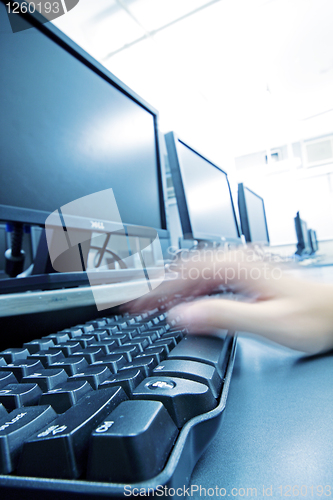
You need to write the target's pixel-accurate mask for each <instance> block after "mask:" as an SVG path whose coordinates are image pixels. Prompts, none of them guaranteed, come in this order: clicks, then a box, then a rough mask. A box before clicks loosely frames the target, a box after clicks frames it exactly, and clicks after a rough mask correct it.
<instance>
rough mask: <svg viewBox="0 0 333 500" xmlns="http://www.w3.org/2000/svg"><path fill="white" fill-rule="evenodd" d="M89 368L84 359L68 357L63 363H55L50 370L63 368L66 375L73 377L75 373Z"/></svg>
mask: <svg viewBox="0 0 333 500" xmlns="http://www.w3.org/2000/svg"><path fill="white" fill-rule="evenodd" d="M88 366H89V364H88V361H87V360H86V359H84V357H80V356H69V357H68V358H65V359H64V360H63V361H57V362H56V363H53V365H51V368H56V367H59V368H63V369H64V370H65V372H66V373H67V375H69V376H71V375H75V374H76V373H79V372H82V371H83V370H84V369H85V368H87V367H88Z"/></svg>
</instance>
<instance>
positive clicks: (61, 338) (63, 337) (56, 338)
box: [42, 332, 71, 345]
mask: <svg viewBox="0 0 333 500" xmlns="http://www.w3.org/2000/svg"><path fill="white" fill-rule="evenodd" d="M42 338H43V339H46V340H47V339H50V340H52V341H53V343H54V345H57V344H64V343H65V342H67V341H68V340H69V339H70V338H71V337H70V336H69V334H68V333H62V332H59V333H51V334H50V335H46V337H42Z"/></svg>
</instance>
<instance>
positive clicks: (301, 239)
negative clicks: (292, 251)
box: [294, 212, 312, 255]
mask: <svg viewBox="0 0 333 500" xmlns="http://www.w3.org/2000/svg"><path fill="white" fill-rule="evenodd" d="M294 221H295V229H296V235H297V253H298V254H299V255H301V254H302V253H308V254H310V253H311V251H312V250H311V242H310V238H309V233H308V226H307V224H306V222H305V221H304V220H303V219H301V217H300V215H299V212H297V215H296V217H295V219H294Z"/></svg>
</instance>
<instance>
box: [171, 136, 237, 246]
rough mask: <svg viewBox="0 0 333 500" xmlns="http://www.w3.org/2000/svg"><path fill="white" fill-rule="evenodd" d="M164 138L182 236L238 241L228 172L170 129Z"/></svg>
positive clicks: (218, 240)
mask: <svg viewBox="0 0 333 500" xmlns="http://www.w3.org/2000/svg"><path fill="white" fill-rule="evenodd" d="M165 141H166V146H167V151H168V159H169V164H170V170H171V174H172V180H173V184H174V188H175V194H176V198H177V204H178V209H179V216H180V220H181V225H182V231H183V235H184V238H186V239H195V240H206V241H217V242H221V241H226V242H237V243H239V242H240V232H239V228H238V223H237V219H236V213H235V208H234V204H233V200H232V195H231V190H230V186H229V181H228V176H227V174H226V173H225V172H224V171H223V170H221V169H220V168H219V167H218V166H217V165H215V164H214V163H213V162H211V161H210V160H208V159H207V158H206V157H205V156H203V155H201V154H200V153H199V152H198V151H196V150H195V149H193V148H192V147H190V146H189V145H188V144H185V142H183V141H181V140H180V139H179V138H178V137H177V136H176V135H175V134H174V133H173V132H169V133H168V134H166V135H165Z"/></svg>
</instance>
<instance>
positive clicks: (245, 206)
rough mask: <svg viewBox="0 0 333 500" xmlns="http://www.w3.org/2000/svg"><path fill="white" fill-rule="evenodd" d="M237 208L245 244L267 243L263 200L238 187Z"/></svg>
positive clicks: (240, 186) (242, 185) (241, 185)
mask: <svg viewBox="0 0 333 500" xmlns="http://www.w3.org/2000/svg"><path fill="white" fill-rule="evenodd" d="M238 206H239V215H240V220H241V227H242V232H243V234H244V236H245V239H246V241H247V242H252V243H262V244H268V243H269V235H268V228H267V220H266V212H265V204H264V200H263V199H262V198H261V197H260V196H259V195H257V194H256V193H254V192H253V191H251V189H249V188H247V187H245V186H244V184H239V185H238Z"/></svg>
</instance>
